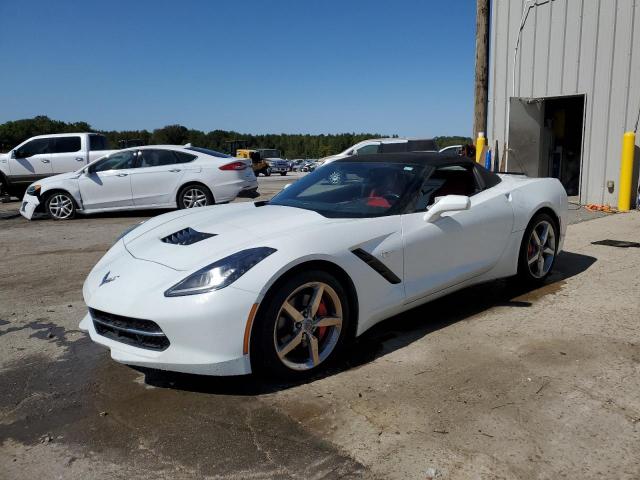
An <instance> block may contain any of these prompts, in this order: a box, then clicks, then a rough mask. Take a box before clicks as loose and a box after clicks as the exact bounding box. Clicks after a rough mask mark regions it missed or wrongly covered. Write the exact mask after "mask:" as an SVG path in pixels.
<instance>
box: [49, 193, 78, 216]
mask: <svg viewBox="0 0 640 480" xmlns="http://www.w3.org/2000/svg"><path fill="white" fill-rule="evenodd" d="M44 208H45V211H46V212H47V213H48V214H49V216H50V217H51V218H52V219H54V220H71V219H72V218H73V217H75V215H76V202H75V201H74V200H73V197H72V196H71V195H70V194H68V193H67V192H60V191H58V192H51V193H50V194H49V195H47V198H46V200H45V202H44Z"/></svg>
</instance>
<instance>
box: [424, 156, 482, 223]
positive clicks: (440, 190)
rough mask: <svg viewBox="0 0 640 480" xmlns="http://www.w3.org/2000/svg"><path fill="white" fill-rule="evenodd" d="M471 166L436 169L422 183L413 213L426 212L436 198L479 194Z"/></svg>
mask: <svg viewBox="0 0 640 480" xmlns="http://www.w3.org/2000/svg"><path fill="white" fill-rule="evenodd" d="M481 190H482V188H480V185H479V184H478V181H477V179H476V175H475V172H474V167H473V166H467V165H455V164H453V165H446V166H442V167H439V168H436V169H435V170H434V171H433V173H432V174H431V175H430V176H429V177H428V178H427V179H426V180H425V181H424V183H423V184H422V187H421V190H420V196H419V197H418V201H417V202H416V207H415V211H417V212H420V211H424V210H426V209H427V208H428V207H429V206H431V205H433V204H434V203H435V201H436V199H437V198H438V197H445V196H447V195H465V196H468V197H470V196H472V195H475V194H476V193H478V192H480V191H481Z"/></svg>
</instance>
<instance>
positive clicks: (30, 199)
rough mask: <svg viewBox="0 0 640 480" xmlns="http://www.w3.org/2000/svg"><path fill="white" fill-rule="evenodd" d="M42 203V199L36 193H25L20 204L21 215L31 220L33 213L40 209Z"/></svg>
mask: <svg viewBox="0 0 640 480" xmlns="http://www.w3.org/2000/svg"><path fill="white" fill-rule="evenodd" d="M40 209H41V204H40V199H39V198H38V197H36V196H35V195H29V194H28V193H25V195H24V197H23V198H22V203H21V204H20V215H22V216H23V217H24V218H26V219H27V220H31V219H32V218H33V215H34V214H35V213H37V212H38V211H40Z"/></svg>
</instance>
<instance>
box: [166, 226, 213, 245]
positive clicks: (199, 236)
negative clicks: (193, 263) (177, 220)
mask: <svg viewBox="0 0 640 480" xmlns="http://www.w3.org/2000/svg"><path fill="white" fill-rule="evenodd" d="M215 236H216V234H215V233H202V232H197V231H196V230H194V229H193V228H191V227H187V228H183V229H182V230H178V231H177V232H176V233H172V234H171V235H167V236H166V237H164V238H161V239H160V241H161V242H164V243H170V244H171V245H192V244H194V243H198V242H200V241H202V240H206V239H207V238H210V237H215Z"/></svg>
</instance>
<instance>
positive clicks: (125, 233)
mask: <svg viewBox="0 0 640 480" xmlns="http://www.w3.org/2000/svg"><path fill="white" fill-rule="evenodd" d="M144 222H146V220H144V221H142V222H140V223H136V224H135V225H131V226H130V227H129V228H127V229H126V230H125V231H124V232H122V233H121V234H120V236H119V237H118V238H116V241H115V242H113V243H118V242H119V241H120V240H122V239H123V238H124V237H125V236H126V235H127V234H129V233H131V232H133V231H134V230H135V229H136V228H138V227H139V226H140V225H142V224H143V223H144Z"/></svg>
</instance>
